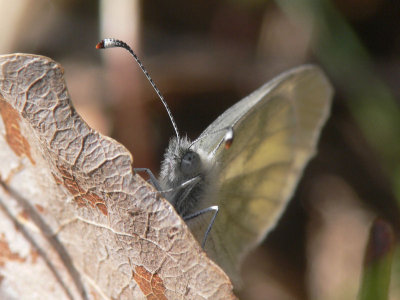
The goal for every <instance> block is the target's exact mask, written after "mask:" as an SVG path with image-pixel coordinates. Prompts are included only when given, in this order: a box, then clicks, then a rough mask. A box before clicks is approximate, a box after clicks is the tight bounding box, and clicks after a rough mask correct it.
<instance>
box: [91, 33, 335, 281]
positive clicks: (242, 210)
mask: <svg viewBox="0 0 400 300" xmlns="http://www.w3.org/2000/svg"><path fill="white" fill-rule="evenodd" d="M109 47H123V48H126V49H127V50H128V51H130V52H131V54H132V55H133V56H134V57H135V59H136V61H137V62H138V63H139V66H140V67H141V68H142V70H143V71H144V73H145V74H146V77H147V78H148V79H149V80H150V82H151V83H152V85H153V87H154V88H155V90H156V92H157V94H159V96H160V99H161V101H162V102H163V104H164V105H165V106H166V108H167V112H168V114H169V115H170V118H171V121H172V123H173V126H174V128H175V131H176V137H174V138H172V139H171V140H170V143H169V146H168V148H167V150H166V152H165V156H164V160H163V162H162V164H161V172H160V177H159V179H158V180H157V179H155V177H154V176H152V175H151V176H152V177H153V181H154V184H155V186H156V188H157V189H158V190H159V191H163V194H164V196H165V197H166V198H167V200H168V201H169V202H170V203H171V204H172V205H173V206H174V208H175V209H176V211H177V212H178V213H179V214H180V215H181V216H182V217H183V218H184V219H185V220H186V221H187V223H188V225H189V227H190V229H191V231H192V233H193V234H194V235H195V236H196V238H197V239H198V240H199V241H201V240H203V246H204V250H205V251H206V253H207V254H208V255H209V257H210V258H211V259H212V260H214V261H215V262H216V263H217V264H218V265H219V266H220V267H221V268H222V269H223V270H224V271H225V272H226V273H227V274H228V275H229V276H230V278H231V279H232V281H233V282H239V280H240V279H239V278H240V276H239V271H240V262H241V260H242V259H243V257H244V256H245V254H247V253H248V252H249V251H250V250H251V249H253V248H254V247H256V246H257V245H258V244H259V243H260V242H261V241H262V240H263V239H264V238H265V237H266V235H267V234H268V232H270V231H271V230H272V229H273V228H274V226H275V225H276V224H277V222H278V220H279V217H280V216H281V215H282V213H283V211H284V210H285V207H286V206H287V203H288V202H289V200H290V198H291V196H292V194H293V192H294V190H295V187H296V184H297V182H298V181H299V179H300V178H301V175H302V172H303V170H304V168H305V166H306V164H307V163H308V161H309V160H310V159H311V158H312V156H313V155H314V154H315V153H316V148H317V141H318V138H319V135H320V132H321V129H322V127H323V125H324V123H325V122H326V120H327V118H328V116H329V112H330V107H331V99H332V96H333V88H332V86H331V84H330V82H329V80H328V79H327V77H326V75H325V74H324V73H323V71H322V70H321V69H320V68H318V67H316V66H312V65H305V66H300V67H298V68H295V69H292V70H289V71H287V72H284V73H283V74H281V75H279V76H277V77H276V78H274V79H273V80H271V81H270V82H268V83H266V84H264V85H263V86H261V87H260V88H258V89H257V90H255V91H254V92H253V93H251V94H250V95H249V96H247V97H245V98H244V99H242V100H240V101H239V102H237V103H236V104H234V105H233V106H232V107H230V108H229V109H228V110H226V111H225V112H224V113H222V114H221V115H220V116H219V117H218V118H217V119H216V120H215V121H214V122H213V123H211V125H209V126H208V127H207V128H206V130H205V131H204V132H203V133H202V134H201V135H200V136H199V138H197V139H196V140H195V141H193V142H192V141H190V140H189V139H187V138H181V137H180V136H179V133H178V130H177V127H176V125H175V122H174V121H173V118H172V115H171V113H170V111H169V109H168V107H167V105H166V103H165V101H164V99H163V98H162V96H161V94H160V93H159V91H158V89H157V87H156V86H155V84H154V82H153V81H152V80H151V78H150V76H148V74H147V71H146V70H145V69H144V67H143V65H142V64H141V62H140V61H139V60H138V59H137V57H136V55H135V54H134V53H133V51H132V50H131V49H130V48H129V46H128V45H126V44H125V43H124V42H121V41H118V40H115V39H105V40H103V41H102V42H101V43H99V44H98V48H109ZM225 146H226V147H225ZM209 211H215V212H218V215H216V213H214V217H213V218H212V221H211V222H210V221H209V218H205V215H206V214H207V212H209ZM215 216H217V217H215ZM193 217H200V219H201V220H203V219H206V220H207V221H205V222H203V221H201V222H193V220H192V219H193ZM214 219H215V222H214ZM207 224H208V225H207ZM211 225H212V227H211ZM204 232H206V236H205V237H206V239H207V242H206V243H205V239H204V238H203V237H204Z"/></svg>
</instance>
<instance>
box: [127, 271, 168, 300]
mask: <svg viewBox="0 0 400 300" xmlns="http://www.w3.org/2000/svg"><path fill="white" fill-rule="evenodd" d="M133 279H135V281H136V282H137V284H138V285H139V287H140V289H141V290H142V292H143V294H144V295H145V296H146V298H147V299H151V300H153V299H154V300H159V299H162V300H166V299H167V297H165V294H164V292H165V286H164V283H163V281H162V279H161V278H160V276H158V274H152V273H150V272H149V271H147V270H146V269H145V268H144V267H142V266H137V267H136V268H135V272H133Z"/></svg>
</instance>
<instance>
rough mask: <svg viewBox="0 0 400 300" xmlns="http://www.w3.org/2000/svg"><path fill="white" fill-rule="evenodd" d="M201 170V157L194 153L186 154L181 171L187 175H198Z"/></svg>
mask: <svg viewBox="0 0 400 300" xmlns="http://www.w3.org/2000/svg"><path fill="white" fill-rule="evenodd" d="M199 169H200V156H199V155H198V154H197V153H196V152H193V151H188V152H186V153H185V154H184V155H183V157H182V160H181V171H182V173H183V174H185V175H192V176H193V175H196V174H197V173H198V172H199Z"/></svg>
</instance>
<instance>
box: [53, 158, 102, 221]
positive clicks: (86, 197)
mask: <svg viewBox="0 0 400 300" xmlns="http://www.w3.org/2000/svg"><path fill="white" fill-rule="evenodd" d="M57 168H58V170H59V171H60V173H61V179H60V182H61V184H63V185H64V186H65V187H66V188H67V190H68V191H69V192H70V193H71V194H72V196H73V197H74V200H75V202H76V204H77V205H78V206H79V207H88V206H90V207H92V208H97V209H99V210H100V211H101V213H102V214H103V215H105V216H107V215H108V209H107V205H106V202H105V201H104V199H102V198H101V197H100V196H98V195H97V194H95V193H93V192H91V191H86V190H84V189H83V188H82V187H81V186H80V185H79V184H78V182H77V181H76V179H75V177H74V175H72V174H71V173H70V172H69V171H68V170H67V169H65V168H64V167H62V166H58V167H57ZM54 177H55V178H58V177H57V176H54Z"/></svg>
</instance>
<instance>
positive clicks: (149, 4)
mask: <svg viewBox="0 0 400 300" xmlns="http://www.w3.org/2000/svg"><path fill="white" fill-rule="evenodd" d="M105 37H115V38H118V39H122V40H124V41H125V42H127V43H128V44H130V45H131V46H132V48H133V49H134V50H135V51H136V52H137V53H138V54H139V57H140V58H141V60H142V61H143V63H144V65H145V66H146V67H147V69H148V71H149V73H150V74H151V76H152V77H153V79H154V81H155V82H156V84H157V85H158V87H159V89H160V90H161V92H162V93H163V95H164V97H165V98H166V100H167V102H168V104H169V106H170V108H171V110H172V113H173V115H174V117H175V119H176V121H177V124H178V127H179V129H180V131H181V133H187V134H188V136H189V137H190V138H195V137H197V136H198V135H199V134H200V133H201V132H202V130H204V129H205V128H206V127H207V126H208V125H209V124H210V123H211V122H212V121H213V120H214V119H215V118H216V117H217V116H218V115H219V114H221V113H222V112H223V111H224V110H225V109H226V108H228V107H230V106H231V105H232V104H233V103H235V102H236V101H238V100H239V99H241V98H242V97H244V96H246V95H247V94H249V93H250V92H252V91H253V90H254V89H256V88H258V87H259V86H260V85H262V84H263V83H264V82H266V81H268V80H269V79H271V78H273V77H274V76H276V75H278V74H279V73H280V72H283V71H285V70H288V69H290V68H292V67H295V66H298V65H301V64H304V63H315V64H318V65H320V66H321V67H322V68H323V69H324V70H325V71H326V73H327V74H328V77H329V78H330V79H331V81H332V82H333V85H334V87H335V99H334V103H333V108H332V115H331V117H330V119H329V121H328V124H327V126H326V127H325V128H324V130H323V132H322V137H321V141H320V143H319V153H318V155H317V156H316V157H315V159H313V161H312V162H311V163H310V165H309V166H308V168H307V169H306V172H305V174H304V176H303V178H302V180H301V181H300V184H299V186H298V188H297V192H296V194H295V197H294V199H293V200H292V201H291V204H290V205H289V207H288V209H287V211H286V213H285V214H284V216H283V218H282V219H281V221H280V222H279V224H278V226H277V227H276V229H275V230H274V231H273V232H272V233H271V234H270V235H269V236H268V238H267V239H266V241H265V242H264V243H263V244H262V245H261V246H260V247H259V248H258V249H256V250H255V251H254V253H253V254H252V255H250V256H249V257H248V258H247V259H246V260H245V262H244V265H243V280H244V284H243V289H242V290H241V291H238V295H239V296H240V298H241V299H285V300H286V299H355V298H357V294H358V293H359V287H360V282H361V278H362V276H363V275H362V274H363V271H362V270H363V264H364V256H365V252H366V245H367V240H368V235H369V230H370V227H371V224H372V222H373V220H374V219H375V218H376V217H380V218H381V219H383V220H385V221H386V222H387V224H390V226H391V228H392V229H391V230H392V231H393V240H395V241H398V234H399V229H400V214H399V199H400V109H399V99H400V54H399V53H400V2H398V1H394V0H346V1H345V0H320V1H312V0H296V1H295V0H275V1H272V0H270V1H268V0H251V1H245V0H224V1H212V0H201V1H200V0H195V1H183V0H170V1H161V0H147V1H137V0H132V1H127V0H113V1H111V0H103V1H61V0H59V1H50V0H24V1H23V0H19V1H7V0H0V53H1V54H6V53H14V52H25V53H34V54H41V55H45V56H48V57H51V58H52V59H54V60H56V61H57V62H60V63H61V64H62V65H63V67H64V69H65V78H66V81H67V85H68V89H69V92H70V95H71V98H72V102H73V104H74V106H75V107H76V109H77V110H78V112H79V113H80V114H81V115H82V116H83V118H84V119H85V120H86V121H87V122H88V123H89V124H90V125H91V126H92V127H94V128H96V129H97V130H99V131H100V132H101V133H103V134H105V135H109V136H112V137H113V138H115V139H116V140H118V141H119V142H121V143H122V144H124V145H125V146H126V147H127V148H128V149H129V150H130V151H131V153H132V155H133V157H134V166H135V167H149V168H150V169H152V170H153V172H154V173H155V174H157V173H158V170H159V164H160V161H161V159H162V155H163V151H164V149H165V147H166V146H167V144H168V140H169V138H170V137H171V136H172V135H173V130H172V126H171V123H170V121H169V119H168V116H167V113H166V112H165V110H164V108H163V106H162V104H161V102H160V101H159V100H158V98H157V95H156V93H155V92H154V91H153V90H152V88H151V86H150V84H149V83H148V82H147V81H146V78H145V77H144V75H143V74H142V73H141V71H140V69H139V68H138V67H137V65H136V63H135V62H134V60H133V59H132V58H131V57H130V55H129V54H128V53H127V52H125V51H123V50H121V49H110V50H102V51H99V50H96V49H95V45H96V43H97V42H98V41H99V40H100V39H102V38H105ZM389 240H390V239H389ZM373 242H375V247H377V248H379V247H380V248H382V247H383V248H385V246H386V247H388V249H389V250H388V251H387V253H388V254H387V255H389V257H390V258H391V257H394V262H393V265H392V267H391V272H392V280H391V283H390V299H400V264H399V254H398V253H399V251H398V249H395V244H396V243H397V242H389V243H388V244H385V242H382V240H379V239H378V241H373ZM382 243H383V244H382ZM385 249H386V248H385ZM389 272H390V268H389ZM371 299H372V298H371Z"/></svg>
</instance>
